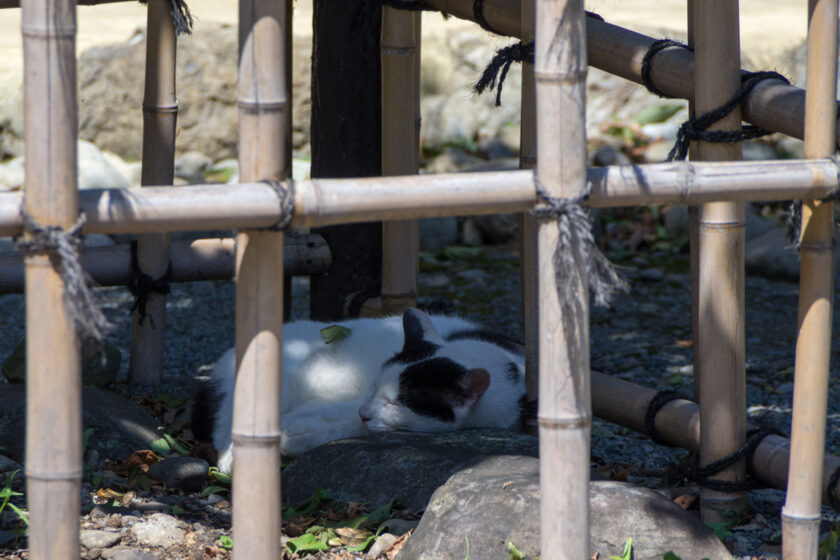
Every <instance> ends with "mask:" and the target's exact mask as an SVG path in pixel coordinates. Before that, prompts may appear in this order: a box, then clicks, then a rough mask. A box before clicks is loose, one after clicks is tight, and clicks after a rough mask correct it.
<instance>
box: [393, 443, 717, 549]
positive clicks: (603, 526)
mask: <svg viewBox="0 0 840 560" xmlns="http://www.w3.org/2000/svg"><path fill="white" fill-rule="evenodd" d="M589 496H590V519H591V526H590V554H592V555H595V554H596V553H597V554H599V555H600V556H599V557H601V558H609V557H610V555H612V554H620V553H621V551H622V550H623V549H624V544H625V542H626V540H627V539H628V538H632V539H633V554H634V556H633V557H634V558H635V559H636V560H654V559H655V560H661V558H662V556H663V555H664V554H665V553H666V552H668V551H669V550H671V551H673V552H674V553H676V554H677V555H678V556H680V557H682V558H709V559H710V560H731V556H730V554H729V552H728V551H727V550H726V547H724V546H723V544H722V543H721V542H720V541H719V540H718V539H717V537H715V535H714V532H713V531H712V530H711V529H709V528H708V527H706V526H705V525H704V524H703V523H701V522H700V520H699V519H697V518H696V517H694V516H692V515H691V514H689V513H687V512H685V511H684V510H683V509H682V508H681V507H679V506H678V505H676V504H675V503H674V502H672V501H671V500H669V499H667V498H665V497H664V496H662V495H661V494H659V493H657V492H655V491H653V490H650V489H647V488H639V487H635V486H633V485H630V484H626V483H619V482H612V481H593V482H591V483H590V492H589ZM539 519H540V486H539V460H537V459H534V458H530V457H511V456H497V457H487V458H485V459H484V460H483V461H482V462H480V463H478V464H476V465H474V466H473V467H470V468H467V469H464V470H462V471H460V472H458V473H456V474H455V475H453V476H452V477H451V478H450V479H449V481H448V482H447V483H446V484H445V485H444V486H443V487H441V488H440V489H439V490H438V491H436V492H435V494H434V496H433V497H432V500H431V502H430V503H429V507H428V508H427V509H426V512H425V514H424V515H423V518H422V519H421V521H420V525H419V526H418V527H417V529H416V530H415V532H414V533H413V534H412V536H411V538H409V540H408V542H407V544H406V546H405V548H403V550H402V551H401V552H400V556H399V558H400V560H463V558H464V557H465V555H466V553H467V543H466V539H467V538H468V539H469V556H470V558H481V559H483V560H484V559H486V560H495V559H498V560H508V558H509V557H510V556H509V552H508V545H507V543H512V544H513V545H514V546H516V548H517V549H519V551H520V552H522V553H523V554H525V555H526V556H528V557H530V558H536V557H538V556H539V554H540V549H539V545H540V522H539Z"/></svg>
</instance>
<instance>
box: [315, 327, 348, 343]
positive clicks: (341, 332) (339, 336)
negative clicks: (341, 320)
mask: <svg viewBox="0 0 840 560" xmlns="http://www.w3.org/2000/svg"><path fill="white" fill-rule="evenodd" d="M352 332H353V331H351V330H350V329H348V328H347V327H343V326H341V325H330V326H328V327H324V328H323V329H321V336H322V337H324V343H325V344H330V343H333V342H337V341H339V340H343V339H345V338H347V337H348V336H350V333H352Z"/></svg>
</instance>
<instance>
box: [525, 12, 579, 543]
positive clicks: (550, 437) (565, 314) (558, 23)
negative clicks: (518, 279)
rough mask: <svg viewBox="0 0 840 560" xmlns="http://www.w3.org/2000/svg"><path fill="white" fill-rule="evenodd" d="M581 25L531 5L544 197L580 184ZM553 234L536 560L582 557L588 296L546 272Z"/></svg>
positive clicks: (541, 244)
mask: <svg viewBox="0 0 840 560" xmlns="http://www.w3.org/2000/svg"><path fill="white" fill-rule="evenodd" d="M585 39H586V23H585V22H584V12H583V1H582V0H538V1H537V3H536V46H535V64H534V79H535V82H536V109H537V112H538V114H539V115H540V121H539V124H538V126H537V172H536V176H537V180H538V181H539V183H540V184H541V185H542V186H543V188H544V189H545V190H546V191H548V193H549V194H550V195H551V196H555V197H566V198H575V197H577V196H579V195H580V193H581V192H582V191H583V190H584V188H585V185H586V137H585V135H586V132H585V131H586V127H585V126H584V121H585V109H586V107H585V104H586V43H585ZM557 240H558V228H557V224H556V223H555V222H553V221H540V222H539V223H538V245H537V251H538V253H537V254H538V258H539V261H538V266H539V268H538V270H539V294H540V298H539V302H540V313H539V327H540V328H539V356H540V357H539V372H540V379H539V394H540V398H539V415H538V422H539V443H540V493H541V500H540V534H541V538H540V548H541V550H542V558H544V559H545V560H553V559H558V558H568V559H575V560H580V559H581V558H589V437H590V425H591V421H592V411H591V410H592V409H591V401H590V394H589V393H590V390H589V296H588V288H587V284H586V282H585V280H584V278H583V277H582V275H581V274H580V273H579V272H578V273H577V274H575V272H574V271H567V273H568V274H569V276H568V278H567V281H566V282H565V283H564V284H565V285H564V286H562V288H563V289H564V290H565V291H566V293H567V294H571V295H569V296H567V297H566V298H564V300H561V299H560V298H559V296H558V291H557V288H558V286H557V279H556V277H555V272H554V251H555V248H556V246H557Z"/></svg>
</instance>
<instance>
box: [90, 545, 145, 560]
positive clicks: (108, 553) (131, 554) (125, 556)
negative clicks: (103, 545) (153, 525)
mask: <svg viewBox="0 0 840 560" xmlns="http://www.w3.org/2000/svg"><path fill="white" fill-rule="evenodd" d="M102 558H104V559H105V560H158V557H157V556H155V555H154V554H151V553H149V552H143V551H142V550H138V549H136V548H130V547H127V546H118V547H115V548H107V549H105V550H103V551H102Z"/></svg>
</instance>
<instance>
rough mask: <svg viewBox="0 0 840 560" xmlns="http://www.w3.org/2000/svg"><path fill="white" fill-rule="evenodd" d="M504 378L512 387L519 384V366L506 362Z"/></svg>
mask: <svg viewBox="0 0 840 560" xmlns="http://www.w3.org/2000/svg"><path fill="white" fill-rule="evenodd" d="M505 376H506V377H507V380H508V381H510V382H511V383H513V384H514V385H516V384H517V383H519V376H520V373H519V366H517V365H516V364H515V363H513V362H508V364H507V367H506V368H505Z"/></svg>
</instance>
